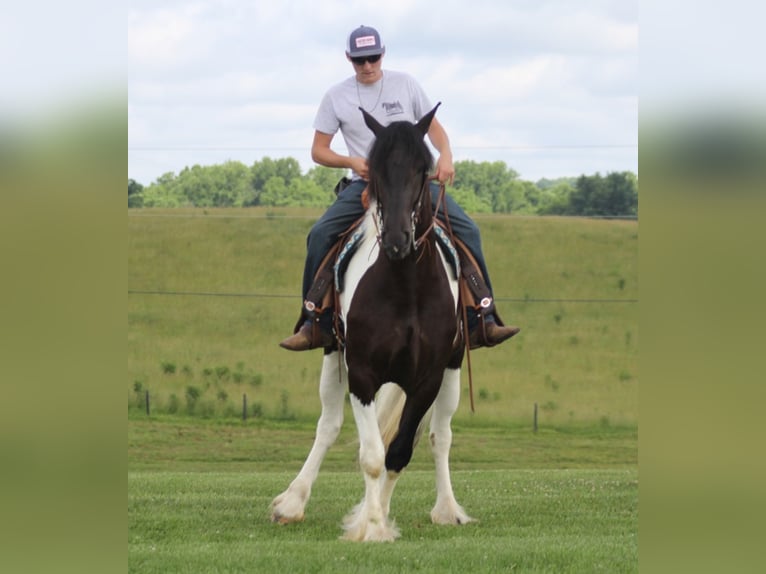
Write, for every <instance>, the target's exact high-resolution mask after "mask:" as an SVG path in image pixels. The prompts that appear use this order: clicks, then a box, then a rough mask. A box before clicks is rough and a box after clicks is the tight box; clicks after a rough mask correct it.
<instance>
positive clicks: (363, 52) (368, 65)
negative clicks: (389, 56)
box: [346, 26, 386, 84]
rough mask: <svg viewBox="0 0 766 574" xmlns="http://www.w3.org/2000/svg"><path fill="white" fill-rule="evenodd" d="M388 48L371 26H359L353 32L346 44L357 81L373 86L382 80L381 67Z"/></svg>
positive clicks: (347, 54) (347, 55)
mask: <svg viewBox="0 0 766 574" xmlns="http://www.w3.org/2000/svg"><path fill="white" fill-rule="evenodd" d="M385 53H386V47H385V46H384V45H383V42H382V41H381V40H380V34H378V31H377V30H376V29H375V28H371V27H370V26H359V27H358V28H356V29H355V30H353V31H352V32H351V34H349V36H348V41H347V42H346V58H348V60H349V62H351V63H352V64H353V65H354V71H355V72H356V77H357V80H358V81H359V82H360V83H363V84H371V83H373V82H376V81H377V80H379V79H380V76H381V72H380V65H381V59H382V57H383V54H385Z"/></svg>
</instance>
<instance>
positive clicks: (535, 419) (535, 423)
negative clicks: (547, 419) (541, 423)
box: [533, 403, 537, 433]
mask: <svg viewBox="0 0 766 574" xmlns="http://www.w3.org/2000/svg"><path fill="white" fill-rule="evenodd" d="M533 431H534V432H535V433H536V432H537V403H535V418H534V427H533Z"/></svg>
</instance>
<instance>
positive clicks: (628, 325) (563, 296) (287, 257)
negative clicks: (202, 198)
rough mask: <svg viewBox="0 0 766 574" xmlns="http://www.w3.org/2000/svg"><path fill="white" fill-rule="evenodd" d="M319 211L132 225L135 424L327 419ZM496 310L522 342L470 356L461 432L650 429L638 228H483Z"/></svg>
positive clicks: (134, 218) (601, 224) (519, 221)
mask: <svg viewBox="0 0 766 574" xmlns="http://www.w3.org/2000/svg"><path fill="white" fill-rule="evenodd" d="M319 213H320V212H319V211H316V210H306V209H303V210H297V209H293V210H286V209H271V210H266V209H243V210H235V209H231V210H222V209H219V210H214V209H210V210H201V209H200V210H164V211H163V210H138V211H130V212H129V215H128V247H129V261H128V290H129V291H130V293H129V295H128V373H127V381H126V383H127V384H126V397H127V400H128V405H129V407H130V408H131V409H132V412H133V415H131V416H137V415H136V413H140V412H142V410H143V408H144V405H143V403H142V400H143V397H144V396H145V392H146V391H147V390H148V391H149V392H150V401H151V403H150V404H151V406H152V408H153V409H154V412H158V413H159V412H167V411H175V412H177V413H186V412H192V413H193V414H194V415H195V416H202V417H212V418H217V419H218V418H228V419H231V420H233V419H235V418H236V417H238V416H240V415H241V411H242V395H243V394H246V395H247V401H248V409H249V414H250V416H252V417H258V416H260V417H264V418H269V419H285V420H299V421H313V420H314V419H315V417H316V416H317V415H318V412H319V401H318V398H317V381H318V374H319V369H320V363H321V361H320V355H321V353H320V352H319V351H313V352H307V353H290V352H288V351H284V350H282V349H280V348H279V347H278V346H277V344H278V342H279V341H280V340H281V339H282V338H283V337H285V336H287V335H288V334H290V333H291V330H292V327H293V325H294V323H295V320H296V318H297V315H298V311H299V306H300V284H301V274H302V268H303V258H304V255H305V236H306V233H307V231H308V229H309V228H310V226H311V224H312V223H313V221H314V220H315V219H316V217H318V215H319ZM476 220H477V222H478V224H479V226H480V228H481V229H482V238H483V242H484V249H485V253H486V258H487V260H488V264H489V268H490V273H491V275H492V281H493V285H494V288H495V295H496V297H497V299H498V301H499V302H498V307H499V309H500V312H501V314H502V316H503V318H504V319H505V321H506V322H509V323H513V324H517V325H519V326H520V327H521V328H522V332H521V333H520V334H519V335H517V336H516V337H515V338H514V339H513V340H511V341H510V342H508V343H506V344H504V345H503V346H501V347H497V348H495V349H482V350H479V351H477V352H474V353H472V362H473V379H474V387H475V399H476V413H475V414H474V415H471V413H470V411H469V407H468V400H467V398H468V397H467V388H468V384H467V381H468V379H467V372H466V371H465V370H464V376H463V381H464V391H463V392H464V400H463V401H462V403H461V406H460V409H459V411H458V414H457V416H456V420H457V421H458V422H460V421H463V422H468V421H472V420H475V421H482V422H483V423H484V424H492V423H493V421H494V422H498V423H501V422H502V423H506V422H509V421H510V422H511V423H513V424H517V425H531V421H532V413H533V405H534V403H537V404H538V406H539V418H540V425H541V427H542V428H545V427H546V426H548V427H552V426H556V427H560V426H571V425H574V426H577V425H594V424H595V425H600V426H602V427H604V428H609V427H615V426H616V427H619V426H628V427H630V426H633V427H635V426H636V425H637V424H638V384H639V373H638V304H637V303H636V300H637V299H638V223H637V222H635V221H611V220H590V219H580V218H540V217H514V216H486V217H477V218H476Z"/></svg>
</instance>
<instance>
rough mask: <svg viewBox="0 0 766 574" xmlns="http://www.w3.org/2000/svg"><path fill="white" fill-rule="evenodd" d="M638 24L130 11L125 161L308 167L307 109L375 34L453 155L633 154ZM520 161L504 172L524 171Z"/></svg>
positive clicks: (300, 11)
mask: <svg viewBox="0 0 766 574" xmlns="http://www.w3.org/2000/svg"><path fill="white" fill-rule="evenodd" d="M637 21H638V18H637V2H627V3H625V2H620V3H618V2H610V1H606V0H583V1H582V2H577V3H571V2H565V1H564V0H539V1H536V2H512V3H509V2H506V1H504V0H473V1H472V2H470V3H466V2H463V1H458V0H441V1H440V2H416V3H413V2H410V1H407V0H395V1H393V2H389V3H387V4H386V7H385V9H381V6H380V4H379V2H373V1H372V0H362V1H359V2H355V3H354V4H353V5H349V4H348V3H347V2H343V1H341V0H327V1H323V2H316V1H315V0H311V1H309V0H291V1H288V2H247V1H244V0H198V1H197V2H195V3H192V4H183V3H178V2H175V0H152V1H151V2H149V0H132V10H131V11H130V13H129V18H128V34H129V63H130V67H129V85H128V100H129V124H130V127H129V139H130V141H129V147H130V148H138V147H149V146H153V145H154V146H158V145H164V146H167V147H170V148H172V147H176V148H182V147H184V146H185V145H188V144H189V142H194V143H195V144H197V145H207V146H209V147H210V148H211V151H209V152H207V154H208V155H207V156H206V157H208V158H209V159H210V161H211V162H212V161H213V160H214V159H215V158H218V157H219V155H220V154H218V153H217V152H214V151H212V148H216V147H226V146H231V145H241V146H249V147H250V148H251V149H253V150H255V149H256V148H257V149H258V150H267V151H266V152H263V153H262V155H271V156H285V155H291V156H293V157H296V158H298V159H299V160H300V161H301V163H302V165H303V167H304V168H308V167H311V162H310V159H309V158H308V148H309V146H310V143H311V135H312V128H311V124H312V121H313V116H314V114H315V112H316V107H317V106H318V104H319V101H320V99H321V97H322V95H323V94H324V92H325V91H326V90H327V88H329V86H330V85H332V84H333V83H335V82H338V81H341V80H342V79H344V78H345V77H347V76H349V75H350V74H351V73H352V68H351V66H350V65H349V64H348V62H346V60H345V57H344V55H343V50H344V44H345V38H346V35H347V34H348V32H349V31H350V30H351V29H352V28H354V27H355V26H358V25H360V24H367V25H373V26H376V27H377V28H378V29H379V30H380V32H381V34H382V36H383V40H384V42H385V43H386V45H387V54H386V58H385V63H384V66H385V67H386V68H388V69H398V70H402V71H405V72H408V73H410V74H411V75H413V76H414V77H415V78H416V79H418V81H419V82H420V83H421V84H422V85H423V87H424V89H425V90H426V92H427V93H428V95H429V96H430V97H431V99H432V100H433V101H434V103H435V102H436V101H439V100H441V101H442V102H443V103H444V105H443V106H442V108H441V109H440V110H439V117H440V119H441V120H442V121H443V123H444V124H445V126H447V128H448V129H449V130H450V137H451V140H452V142H453V146H454V147H455V149H456V150H458V149H463V150H465V149H469V148H474V150H479V149H480V148H482V147H483V148H487V147H489V146H492V145H495V146H498V145H504V146H507V145H526V144H535V145H539V144H547V143H552V144H557V143H561V142H573V141H579V142H580V143H584V144H599V143H614V142H619V143H626V142H627V143H629V142H631V141H634V139H635V137H634V136H635V133H636V126H635V124H636V123H637V103H636V102H637V100H636V97H637V90H638V88H637V68H638V61H637V42H638V24H637ZM337 139H338V140H339V151H342V143H341V142H340V138H337ZM270 146H271V147H272V148H273V149H272V151H271V153H269V152H268V149H269V147H270ZM277 148H279V149H277ZM631 151H632V153H633V155H634V156H635V155H637V152H636V150H635V149H634V150H631ZM129 153H130V163H131V167H130V169H131V174H135V175H131V177H136V178H137V179H139V181H146V180H151V179H153V178H156V177H157V176H158V175H160V173H155V172H156V171H157V164H158V160H157V159H156V156H155V157H154V158H153V159H152V165H151V166H148V162H147V160H146V157H147V154H146V153H141V154H137V152H132V151H130V152H129ZM248 153H249V156H248V155H247V154H248ZM257 153H261V152H260V151H257V152H256V151H250V152H244V153H243V157H251V158H252V159H257V158H256V157H254V156H255V155H256V154H257ZM476 153H477V158H478V154H479V152H478V151H476ZM493 153H501V152H493ZM535 153H537V154H538V155H540V154H543V153H545V152H544V151H541V150H538V151H537V152H535ZM139 155H140V156H141V157H139ZM520 155H521V154H506V157H507V158H508V160H509V162H510V161H511V160H512V159H513V160H517V159H524V161H527V159H529V158H523V157H520ZM591 156H592V157H593V158H594V161H595V162H596V163H597V162H598V161H599V158H598V155H597V154H595V153H593V152H591ZM601 157H606V154H602V156H601ZM301 158H305V159H301ZM165 159H166V160H167V161H168V162H169V163H167V164H166V166H167V168H168V169H163V171H170V170H175V171H178V170H180V169H181V168H182V167H184V165H186V164H185V163H183V162H184V161H191V160H192V159H193V160H195V161H198V162H199V161H200V160H201V159H204V157H202V158H201V156H195V157H194V158H192V157H191V155H185V154H184V153H182V152H171V153H169V154H168V155H167V156H166V158H165ZM557 159H558V160H561V158H560V157H558V158H557ZM613 159H614V161H619V162H623V163H624V161H625V160H624V158H613ZM605 161H606V160H605ZM609 161H610V162H611V161H612V160H611V159H610V160H609ZM630 161H631V162H632V163H631V164H630V165H631V166H633V165H635V163H636V162H635V161H632V160H630ZM527 165H532V164H531V163H530V164H527ZM535 165H537V166H538V167H539V166H540V165H541V162H540V161H535ZM584 165H585V164H584ZM603 165H604V167H603V168H602V169H601V171H606V169H607V167H610V168H611V167H612V166H614V165H617V164H615V163H609V164H607V163H604V164H603ZM142 166H147V167H146V168H144V167H142ZM548 166H549V169H550V170H551V171H550V172H549V173H547V174H540V175H549V176H555V171H556V169H557V167H556V163H555V162H554V163H550V162H549V163H548ZM514 167H515V168H516V169H518V170H519V171H520V172H521V173H522V174H524V172H525V171H528V170H527V169H526V168H524V167H521V166H514ZM535 169H537V168H535ZM626 169H629V168H626ZM134 170H135V171H134ZM139 171H140V172H141V175H139ZM144 174H145V175H144Z"/></svg>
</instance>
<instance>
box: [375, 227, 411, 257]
mask: <svg viewBox="0 0 766 574" xmlns="http://www.w3.org/2000/svg"><path fill="white" fill-rule="evenodd" d="M396 235H397V237H396V240H392V239H394V238H392V237H386V234H384V235H383V237H382V241H381V244H382V246H383V251H384V252H385V253H386V257H388V258H389V259H390V260H391V261H401V260H402V259H404V258H405V257H407V256H408V255H409V254H410V252H411V251H412V235H411V234H409V233H398V234H396Z"/></svg>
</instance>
